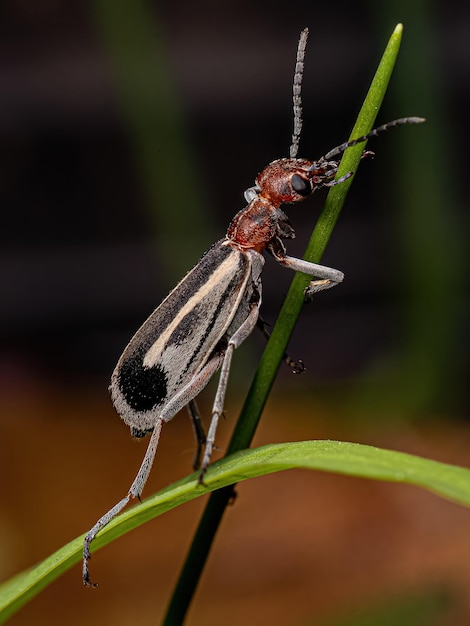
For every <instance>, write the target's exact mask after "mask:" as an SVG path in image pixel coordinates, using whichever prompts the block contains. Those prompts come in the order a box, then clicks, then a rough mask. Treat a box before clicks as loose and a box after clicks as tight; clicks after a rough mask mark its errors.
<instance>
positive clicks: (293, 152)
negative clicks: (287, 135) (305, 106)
mask: <svg viewBox="0 0 470 626" xmlns="http://www.w3.org/2000/svg"><path fill="white" fill-rule="evenodd" d="M307 38H308V28H304V29H303V31H302V32H301V33H300V39H299V45H298V47H297V58H296V61H295V72H294V83H293V86H292V100H293V103H294V132H293V133H292V144H291V147H290V150H289V154H290V157H291V159H295V157H296V156H297V152H298V151H299V141H300V133H301V132H302V78H303V73H304V59H305V48H306V46H307Z"/></svg>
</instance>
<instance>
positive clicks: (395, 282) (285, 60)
mask: <svg viewBox="0 0 470 626" xmlns="http://www.w3.org/2000/svg"><path fill="white" fill-rule="evenodd" d="M469 18H470V8H469V7H468V6H467V5H466V4H465V3H461V2H457V1H456V0H451V1H449V2H446V3H445V4H444V3H440V4H438V3H432V2H429V1H428V2H425V1H424V0H416V1H415V2H400V1H397V2H387V3H385V2H383V3H382V2H367V1H364V2H356V3H353V4H351V3H349V2H344V1H343V0H338V2H336V3H335V5H334V8H331V6H330V5H328V6H327V5H324V4H322V3H316V4H314V3H307V2H303V1H300V2H297V3H296V4H295V5H291V6H289V7H287V6H286V5H279V4H278V5H272V3H268V2H265V1H264V0H262V1H258V2H250V3H248V2H242V3H240V2H237V3H232V2H210V1H208V2H204V1H203V2H199V3H192V2H187V1H186V0H182V1H181V2H179V3H170V2H160V3H156V2H143V0H135V1H134V2H132V3H125V2H119V1H114V2H111V1H110V0H95V1H94V2H88V3H83V2H78V1H76V0H68V1H67V2H64V1H62V2H61V1H60V0H38V1H37V2H34V3H30V2H26V1H24V0H3V2H2V3H1V4H0V145H1V148H0V205H1V208H2V228H1V231H0V238H1V242H2V245H1V248H0V277H1V282H0V284H1V287H2V295H1V297H0V338H1V343H0V469H1V472H2V477H3V481H2V482H3V497H2V502H1V504H0V554H1V557H0V579H1V580H6V579H7V578H9V577H10V576H12V575H13V574H15V573H16V572H18V571H21V570H23V569H25V568H27V567H29V566H31V565H33V564H34V563H36V562H37V561H39V560H40V559H42V558H44V557H46V556H48V555H49V554H50V553H51V552H53V551H54V550H55V549H57V548H58V547H60V546H61V545H63V544H64V543H65V542H66V541H69V540H70V539H72V538H74V537H75V536H77V535H79V534H81V533H83V532H85V531H86V530H87V529H88V528H89V527H90V526H91V525H92V524H93V523H94V522H95V520H96V519H97V518H98V517H99V516H100V515H101V514H102V513H103V512H104V511H106V510H107V509H108V508H109V507H110V506H111V505H112V504H114V503H115V502H116V501H117V500H118V499H120V498H121V497H122V495H124V494H125V493H126V491H127V489H128V487H129V485H130V483H131V481H132V479H133V477H134V475H135V472H136V471H137V468H138V466H139V464H140V461H141V458H142V457H143V454H144V450H145V443H141V444H140V445H139V443H135V442H132V440H131V439H130V437H129V432H128V429H127V428H126V427H125V425H124V424H123V423H122V422H121V421H120V419H119V418H118V417H117V415H116V414H115V412H114V409H113V407H112V405H111V402H110V399H109V396H108V392H107V386H108V384H109V378H110V375H111V372H112V370H113V368H114V365H115V363H116V361H117V359H118V358H119V355H120V353H121V352H122V350H123V348H124V347H125V345H126V343H127V341H128V340H129V338H130V337H131V335H132V334H133V332H134V331H135V330H136V328H137V327H138V326H139V325H140V324H141V323H142V321H143V320H144V319H145V318H146V317H147V316H148V314H149V313H150V312H151V311H152V310H153V309H154V308H155V307H156V306H157V305H158V303H159V302H160V301H161V299H162V298H163V297H164V296H165V295H166V293H167V292H168V290H169V289H170V288H171V287H172V286H174V284H175V283H176V282H177V280H179V279H180V278H181V277H182V276H183V275H184V273H185V272H186V271H187V270H188V269H190V268H191V267H192V266H193V265H194V264H195V263H196V262H197V260H198V258H199V257H200V256H201V255H202V253H203V252H204V250H206V249H207V248H208V247H209V246H210V245H211V244H212V243H213V242H214V241H215V240H216V239H218V238H221V237H222V236H223V235H224V234H225V230H226V227H227V225H228V223H229V221H230V219H231V217H232V216H233V215H234V214H235V213H236V212H237V211H238V210H239V209H241V208H243V206H244V199H243V191H244V190H245V189H246V188H248V187H250V186H251V185H253V183H254V179H255V177H256V175H257V173H258V172H259V171H260V170H261V169H262V168H263V167H264V166H265V165H266V164H267V163H268V162H270V161H272V160H273V159H275V158H279V157H282V156H287V154H288V149H289V144H290V136H291V132H292V110H291V108H292V106H291V86H292V76H293V69H294V62H295V53H296V46H297V41H298V36H299V33H300V30H301V29H302V28H304V27H305V26H308V27H309V29H310V39H309V44H308V48H307V56H306V66H305V74H304V84H303V98H304V131H303V134H302V138H301V146H300V156H305V157H306V158H311V159H313V158H318V157H319V156H320V155H321V154H324V153H325V152H327V151H328V150H329V149H330V148H332V147H334V146H335V145H337V144H339V143H341V142H342V141H344V140H345V139H347V137H348V136H349V132H350V129H351V127H352V124H353V122H354V120H355V117H356V114H357V112H358V110H359V108H360V106H361V103H362V100H363V98H364V95H365V93H366V90H367V88H368V86H369V84H370V81H371V79H372V76H373V74H374V72H375V69H376V67H377V64H378V62H379V60H380V57H381V54H382V52H383V50H384V48H385V45H386V43H387V41H388V38H389V37H390V35H391V33H392V31H393V29H394V28H395V26H396V24H397V23H398V22H403V23H404V37H403V43H402V48H401V52H400V55H399V58H398V62H397V66H396V69H395V73H394V75H393V78H392V81H391V84H390V88H389V91H388V94H387V97H386V100H385V102H384V105H383V107H382V110H381V111H380V114H379V117H378V118H377V124H381V123H383V122H386V121H388V120H389V119H394V118H397V117H402V116H406V115H419V116H424V117H426V118H427V123H426V124H425V125H423V126H420V127H401V128H398V129H395V130H393V131H390V133H388V134H386V135H383V136H381V137H380V138H379V139H377V140H374V141H372V142H370V143H369V145H368V148H369V149H372V150H374V151H375V152H376V157H375V159H367V160H365V161H364V162H363V163H362V164H361V168H360V171H359V172H358V175H357V177H356V180H355V183H354V185H353V187H352V189H351V192H350V194H349V196H348V200H347V202H346V206H345V208H344V210H343V214H342V216H341V219H340V221H339V223H338V225H337V228H336V230H335V233H334V235H333V238H332V240H331V242H330V245H329V248H328V251H327V254H326V255H325V257H324V258H323V262H324V263H325V264H328V265H331V266H333V267H337V268H338V269H341V270H343V271H344V272H345V274H346V280H345V282H344V284H343V285H341V286H340V287H338V288H337V289H334V290H331V291H329V292H325V293H323V294H320V295H319V296H318V297H317V298H316V300H315V302H314V303H312V304H311V305H309V306H308V307H305V308H304V311H303V313H302V315H301V319H300V321H299V324H298V327H297V330H296V333H295V335H294V337H293V339H292V341H291V345H290V353H291V355H292V356H293V357H294V358H297V359H298V358H300V359H302V360H303V361H304V362H305V364H306V366H307V372H306V373H305V374H304V375H302V376H293V375H292V374H291V372H289V371H288V369H287V368H282V369H281V371H280V373H279V376H278V380H277V383H276V387H275V391H274V394H273V397H272V399H271V401H270V402H269V404H268V406H267V409H266V411H265V415H264V418H263V420H262V425H261V428H260V431H259V433H258V435H257V438H256V441H255V444H256V445H259V444H262V443H268V442H275V441H289V440H297V439H307V438H330V439H342V440H348V441H357V442H360V443H369V444H373V445H379V446H383V447H387V448H393V449H397V450H403V451H406V452H411V453H414V454H421V455H423V456H427V457H430V458H434V459H436V460H440V461H445V462H449V463H455V464H460V465H466V466H468V465H469V454H468V448H469V444H470V425H469V422H468V417H469V412H468V401H469V392H468V384H467V381H468V372H469V356H468V348H467V346H468V339H469V336H468V321H467V320H468V278H467V275H468V250H467V248H468V222H469V220H468V213H467V210H466V196H465V195H464V194H465V191H466V187H467V185H466V183H465V177H466V175H467V172H466V167H467V161H468V159H467V152H468V146H467V144H468V141H469V136H470V128H469V126H470V124H469V121H468V119H469V118H468V110H469V100H470V92H469V80H468V76H469V73H470V44H469V41H468V32H469V28H470V19H469ZM324 197H325V196H324V194H323V193H318V194H317V195H316V197H314V198H311V199H309V200H308V201H307V202H305V203H304V204H302V205H299V206H298V207H292V209H291V210H288V213H289V217H290V219H291V221H292V223H293V225H294V227H295V229H296V232H297V239H296V240H295V241H294V242H289V247H288V249H289V253H290V254H293V255H297V256H300V255H302V252H303V249H304V248H305V245H306V242H307V240H308V237H309V234H310V232H311V229H312V226H313V224H314V223H315V218H316V216H317V215H318V212H319V211H320V210H321V207H322V203H323V201H324ZM291 278H292V277H291V276H290V273H289V272H285V271H284V270H283V269H282V268H279V267H278V266H277V265H276V264H275V263H272V262H270V260H269V259H267V263H266V270H265V272H264V279H263V284H264V305H263V317H264V318H265V319H266V320H267V321H269V322H273V321H274V319H275V317H276V312H277V311H278V309H279V307H280V305H281V303H282V300H283V297H284V295H285V293H286V290H287V288H288V285H289V282H290V280H291ZM263 343H264V342H263V338H262V337H258V336H256V334H254V335H253V336H252V337H251V338H250V339H249V340H248V341H247V342H246V344H245V345H244V346H242V347H241V348H240V350H238V351H237V354H236V357H235V359H234V361H235V363H234V372H233V376H232V378H231V381H230V386H229V391H228V398H227V410H226V415H227V419H226V420H225V421H224V422H223V423H222V424H221V427H220V429H219V433H218V437H219V441H218V444H219V446H220V448H221V449H222V450H223V448H224V445H226V442H227V441H228V438H229V436H230V433H231V431H232V428H233V425H234V422H235V419H236V416H237V412H238V410H239V408H240V407H241V405H242V403H243V398H244V394H245V392H246V390H247V388H248V386H249V384H250V382H251V378H252V375H253V373H254V369H255V366H256V359H257V356H259V354H260V353H261V351H262V349H263ZM213 389H214V387H213V386H212V387H209V388H208V389H207V390H206V392H205V393H204V394H203V396H202V398H201V400H200V405H201V408H202V409H203V411H204V413H205V414H206V415H207V413H208V412H209V411H210V406H211V402H212V397H213ZM193 450H194V444H193V441H192V433H191V429H190V427H189V424H188V420H187V418H186V415H182V416H178V417H177V418H175V419H174V420H173V421H172V422H170V423H169V424H168V425H167V426H166V427H165V429H164V432H163V437H162V441H161V447H160V449H159V453H158V457H157V462H156V464H155V466H154V469H153V472H152V475H151V478H150V480H149V483H148V486H147V487H146V492H145V494H144V495H148V494H150V493H152V492H154V491H156V490H157V489H159V488H161V487H163V486H165V485H167V484H169V483H170V482H172V481H173V480H176V479H177V478H179V477H181V476H184V475H185V474H187V473H188V472H189V471H190V466H191V460H192V454H193ZM203 505H204V502H203V501H202V499H199V500H198V501H197V502H194V503H191V504H189V505H186V506H185V507H184V508H182V509H181V510H178V511H173V512H171V513H169V514H167V515H165V516H164V517H162V518H160V519H157V520H154V521H153V522H151V523H149V524H147V525H146V526H145V527H143V528H139V529H138V530H136V531H135V532H134V533H131V534H130V535H128V536H126V537H124V538H122V539H121V540H119V541H117V542H115V543H114V544H112V545H110V546H108V547H107V548H106V549H105V550H102V551H100V552H99V553H98V554H97V556H96V557H95V558H94V559H93V562H92V566H93V577H94V578H96V579H97V580H99V581H100V582H101V586H100V588H99V590H97V591H94V592H93V591H90V590H86V589H84V588H83V587H82V585H81V579H80V576H81V574H80V571H79V568H78V566H77V567H75V568H73V570H72V571H70V572H69V573H67V574H66V575H65V576H63V577H62V578H61V579H60V580H58V581H57V582H56V583H54V584H53V585H52V586H51V587H50V588H49V589H47V590H46V591H45V592H44V593H43V594H41V595H40V596H39V597H37V598H36V599H34V600H33V601H32V602H31V603H30V604H29V605H28V606H27V607H25V608H24V609H23V610H22V611H20V612H19V613H18V614H17V615H16V616H15V617H14V618H13V619H12V620H11V623H12V624H15V625H22V624H25V625H29V624H33V623H34V624H56V623H57V624H63V623H65V622H66V623H68V624H69V626H75V624H83V623H85V622H86V623H87V624H88V625H89V626H94V625H95V624H103V623H105V624H106V623H114V624H136V623H138V624H155V623H159V621H160V620H161V617H162V615H163V613H164V610H165V607H166V604H167V602H168V598H169V594H170V593H171V590H172V588H173V585H174V583H175V581H176V578H177V575H178V572H179V569H180V567H181V565H182V562H183V559H184V555H185V553H186V550H187V548H188V546H189V543H190V541H191V538H192V534H193V532H194V529H195V527H196V524H197V521H198V519H199V516H200V513H201V511H202V506H203ZM469 564H470V515H469V512H468V511H467V510H465V509H463V508H461V507H458V506H457V505H454V504H452V503H448V502H445V501H443V500H440V499H438V498H437V497H435V496H432V495H430V494H427V493H424V492H420V491H418V490H417V489H413V488H411V487H404V486H397V485H387V484H382V483H373V482H367V481H362V480H353V479H347V478H344V477H338V476H329V475H322V474H312V473H307V472H298V473H296V474H294V473H286V474H283V475H277V476H270V477H267V478H264V479H258V480H256V481H251V482H250V483H249V484H243V485H241V486H239V488H238V498H237V501H236V504H235V506H233V507H231V508H230V510H229V511H228V512H227V513H226V516H225V522H224V525H223V526H222V528H221V530H220V532H219V534H218V537H217V541H216V543H215V546H214V549H213V551H212V554H211V559H210V562H209V565H208V568H207V570H206V572H205V575H204V577H203V580H202V582H201V585H200V588H199V590H198V594H197V596H196V599H195V602H194V605H193V607H192V610H191V614H190V619H189V620H188V623H190V624H195V625H199V624H216V623H224V624H232V623H233V624H235V623H237V624H238V623H240V621H241V620H243V621H244V622H245V623H248V624H251V623H260V622H265V623H268V622H269V623H270V624H274V625H277V624H279V625H281V624H299V625H307V624H308V625H310V624H320V625H323V624H325V625H333V624H337V625H339V624H343V625H350V624H387V625H389V624H401V625H403V624H405V625H406V624H416V625H418V624H419V625H420V626H421V625H428V624H429V625H431V624H432V625H448V624H449V625H450V624H452V625H459V624H468V623H470V601H469V597H470V596H469V593H468V590H469V588H470V565H469Z"/></svg>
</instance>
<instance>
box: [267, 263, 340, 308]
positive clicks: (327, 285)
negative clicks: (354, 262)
mask: <svg viewBox="0 0 470 626" xmlns="http://www.w3.org/2000/svg"><path fill="white" fill-rule="evenodd" d="M274 258H275V259H276V261H277V262H278V263H280V264H281V265H283V266H284V267H287V268H288V269H290V270H294V272H302V273H303V274H308V275H309V276H314V277H315V278H316V280H312V281H311V282H310V284H309V285H308V287H307V288H306V289H305V296H304V297H305V302H310V300H311V299H312V297H313V295H314V294H316V293H318V292H319V291H323V290H324V289H331V287H336V285H339V283H341V282H343V280H344V274H343V272H340V271H339V270H335V269H334V268H332V267H327V266H326V265H319V264H318V263H312V262H311V261H305V260H304V259H297V258H295V257H292V256H287V255H286V256H280V255H279V254H276V255H274Z"/></svg>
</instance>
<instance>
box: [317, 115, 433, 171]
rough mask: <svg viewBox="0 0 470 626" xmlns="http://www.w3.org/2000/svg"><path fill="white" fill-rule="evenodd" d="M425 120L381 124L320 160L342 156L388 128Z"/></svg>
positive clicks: (416, 119)
mask: <svg viewBox="0 0 470 626" xmlns="http://www.w3.org/2000/svg"><path fill="white" fill-rule="evenodd" d="M425 121H426V120H425V119H424V117H400V118H399V119H398V120H393V121H392V122H387V123H386V124H382V126H378V127H377V128H374V129H373V130H371V131H370V133H367V135H362V137H357V138H356V139H351V141H345V142H344V143H342V144H341V145H339V146H336V148H333V149H332V150H330V151H329V152H327V153H326V154H325V155H324V156H323V157H322V158H321V159H320V160H321V161H323V160H325V161H328V160H329V159H331V158H332V157H335V156H337V155H338V154H342V153H343V152H344V151H345V150H346V149H347V148H351V147H352V146H355V145H357V144H358V143H362V142H363V141H367V140H368V139H370V138H371V137H375V136H376V135H379V134H380V133H383V132H384V131H386V130H389V128H393V127H394V126H400V124H421V123H422V122H425Z"/></svg>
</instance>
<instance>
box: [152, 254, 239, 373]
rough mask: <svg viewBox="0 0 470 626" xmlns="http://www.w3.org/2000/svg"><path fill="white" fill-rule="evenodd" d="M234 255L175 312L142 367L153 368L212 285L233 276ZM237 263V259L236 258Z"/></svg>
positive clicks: (212, 289) (208, 292) (226, 323)
mask: <svg viewBox="0 0 470 626" xmlns="http://www.w3.org/2000/svg"><path fill="white" fill-rule="evenodd" d="M234 255H235V257H238V254H236V253H233V254H231V255H230V256H229V257H227V258H226V259H225V261H224V262H223V263H221V264H220V265H219V267H218V268H217V269H216V270H215V271H214V272H212V274H211V275H210V277H209V279H208V280H207V281H206V282H205V283H204V284H203V285H202V286H201V287H200V288H199V289H198V290H197V291H196V292H195V293H194V295H193V296H191V298H190V299H189V300H188V301H187V302H186V304H185V305H184V306H183V307H182V308H181V309H180V310H179V311H178V312H177V314H176V315H175V317H174V319H173V320H172V321H171V323H170V324H169V325H168V326H167V327H166V329H165V330H164V331H163V332H162V333H161V335H160V336H159V337H158V339H157V340H156V341H155V343H154V344H153V345H152V346H151V347H150V348H149V350H148V351H147V354H146V355H145V357H144V360H143V365H144V367H149V368H150V367H153V366H154V365H155V364H156V363H157V362H158V361H159V359H160V357H161V354H162V351H163V349H164V348H165V344H166V343H167V341H168V339H169V338H170V337H171V335H172V333H173V331H174V330H175V329H176V328H177V327H178V326H179V324H180V323H181V321H182V320H183V319H184V318H185V317H186V315H187V314H188V313H189V312H190V311H191V310H192V309H194V307H195V306H196V305H197V304H198V303H200V302H203V301H204V299H205V298H206V297H207V296H208V294H210V293H211V292H213V291H214V285H217V284H218V283H221V282H222V283H223V281H224V279H225V277H226V276H233V274H234V267H233V264H234ZM236 260H237V261H238V258H236ZM249 271H250V270H249V268H247V273H249ZM228 321H229V320H224V326H225V325H227V326H228Z"/></svg>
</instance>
